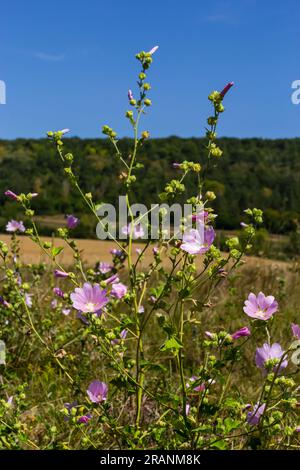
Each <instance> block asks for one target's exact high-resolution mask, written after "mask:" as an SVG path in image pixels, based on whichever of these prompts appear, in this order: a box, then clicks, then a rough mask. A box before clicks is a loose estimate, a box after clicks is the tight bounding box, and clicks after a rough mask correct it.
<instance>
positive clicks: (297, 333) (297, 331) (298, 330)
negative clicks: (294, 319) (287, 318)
mask: <svg viewBox="0 0 300 470" xmlns="http://www.w3.org/2000/svg"><path fill="white" fill-rule="evenodd" d="M292 333H293V336H294V337H295V338H298V339H300V326H299V325H297V324H296V323H292Z"/></svg>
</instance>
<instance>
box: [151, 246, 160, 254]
mask: <svg viewBox="0 0 300 470" xmlns="http://www.w3.org/2000/svg"><path fill="white" fill-rule="evenodd" d="M152 252H153V254H154V255H158V253H159V248H158V246H154V247H153V248H152Z"/></svg>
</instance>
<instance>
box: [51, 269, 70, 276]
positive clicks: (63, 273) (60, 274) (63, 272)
mask: <svg viewBox="0 0 300 470" xmlns="http://www.w3.org/2000/svg"><path fill="white" fill-rule="evenodd" d="M54 276H55V277H69V273H66V271H60V270H59V269H55V270H54Z"/></svg>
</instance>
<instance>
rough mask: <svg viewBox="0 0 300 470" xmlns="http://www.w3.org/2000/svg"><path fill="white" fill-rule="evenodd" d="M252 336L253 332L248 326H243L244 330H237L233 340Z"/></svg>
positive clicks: (232, 336)
mask: <svg viewBox="0 0 300 470" xmlns="http://www.w3.org/2000/svg"><path fill="white" fill-rule="evenodd" d="M250 335H251V331H250V330H249V328H248V327H247V326H243V327H242V328H240V329H239V330H237V331H236V332H235V333H233V334H232V335H231V338H232V339H238V338H241V337H242V336H250Z"/></svg>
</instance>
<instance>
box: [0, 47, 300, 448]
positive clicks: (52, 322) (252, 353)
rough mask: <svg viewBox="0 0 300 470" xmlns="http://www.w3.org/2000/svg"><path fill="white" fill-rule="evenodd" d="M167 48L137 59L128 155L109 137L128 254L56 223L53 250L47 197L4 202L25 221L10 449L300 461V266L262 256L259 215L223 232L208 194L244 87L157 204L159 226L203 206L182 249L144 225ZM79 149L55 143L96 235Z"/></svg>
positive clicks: (14, 302) (0, 320) (11, 278)
mask: <svg viewBox="0 0 300 470" xmlns="http://www.w3.org/2000/svg"><path fill="white" fill-rule="evenodd" d="M157 49H158V47H157V46H156V47H154V48H153V49H151V50H150V51H148V52H145V51H141V52H139V53H138V54H137V55H136V59H137V61H138V63H139V67H140V69H139V72H138V77H137V89H136V90H134V91H132V90H128V110H127V111H126V112H125V119H127V120H128V122H129V124H130V125H131V127H132V132H133V139H132V140H131V141H130V142H129V148H128V151H126V152H124V150H123V149H121V148H120V147H119V139H118V135H117V132H116V131H115V130H114V129H112V128H111V127H110V126H109V125H104V126H103V129H102V131H103V134H104V135H105V136H106V138H107V140H108V142H107V145H108V144H109V145H110V147H111V153H112V155H114V158H115V163H114V165H115V169H116V174H115V180H116V181H117V182H118V183H117V184H118V185H121V186H120V187H122V189H120V192H121V191H122V194H125V198H126V204H127V210H128V220H127V223H126V225H125V226H124V227H121V229H122V233H123V234H124V235H126V237H125V239H119V238H118V237H117V236H116V237H115V236H111V238H110V240H109V241H104V240H97V239H93V240H84V239H78V238H76V233H77V232H76V230H78V229H79V228H80V224H81V223H82V220H81V219H82V216H81V215H80V217H79V216H78V214H77V212H76V211H72V213H71V212H68V214H67V216H66V217H63V215H60V216H59V215H57V214H55V216H54V217H53V220H52V223H53V224H54V228H52V230H53V231H54V233H55V236H52V237H45V236H42V235H41V233H40V228H39V227H40V225H42V224H43V223H44V222H45V220H43V218H44V217H47V215H46V216H45V214H44V213H43V210H42V208H43V206H44V205H45V201H46V200H47V197H46V196H45V194H44V195H43V184H40V187H39V188H38V190H37V188H32V189H31V190H30V192H28V191H26V192H21V191H20V190H19V188H18V187H6V188H5V191H4V195H3V197H4V198H5V201H6V203H5V211H6V213H7V214H8V213H11V214H12V213H13V214H17V215H18V219H17V220H16V219H14V218H12V219H11V220H6V221H5V227H6V232H7V233H6V234H3V235H1V236H0V258H1V264H0V270H1V274H0V281H1V282H0V398H1V400H0V449H36V450H37V449H47V450H50V449H119V450H120V449H170V450H173V449H194V450H195V449H205V450H208V449H220V450H228V449H252V450H256V449H274V450H276V449H290V450H293V449H299V448H300V437H299V436H300V434H299V432H300V417H299V409H300V408H299V407H300V402H299V364H300V326H299V324H298V323H300V320H299V297H300V294H299V290H298V289H297V286H298V285H299V276H300V265H299V262H298V260H297V254H296V253H293V254H292V255H291V253H290V256H288V257H287V258H286V259H285V257H284V256H279V253H277V256H276V253H274V252H276V249H275V250H274V249H273V251H272V250H271V251H272V256H270V258H269V259H268V258H265V257H263V255H264V250H265V245H264V243H265V241H266V240H265V238H264V236H263V233H264V232H263V231H262V230H263V229H262V227H263V224H264V214H263V211H262V210H261V209H260V208H259V207H255V206H254V207H253V206H252V207H244V208H243V211H242V212H241V213H239V214H238V213H237V211H236V210H235V211H233V210H230V207H229V208H228V207H227V210H226V214H225V216H224V218H223V220H225V219H226V220H227V221H228V220H229V219H230V214H232V217H233V218H234V219H235V220H239V223H238V227H235V226H233V227H228V226H225V229H226V230H227V231H226V230H225V231H224V232H223V233H220V232H217V231H216V225H217V223H218V222H217V220H220V219H222V213H221V212H220V211H222V208H221V207H220V206H219V205H218V203H217V201H218V197H220V194H219V191H218V186H216V184H215V185H214V188H215V191H214V190H213V189H214V188H213V187H212V186H210V185H209V184H208V185H207V181H211V180H209V176H210V174H211V172H216V170H215V169H216V167H217V166H218V164H219V161H221V159H222V158H223V150H222V149H221V147H220V145H219V142H218V140H217V133H216V130H217V126H218V121H219V119H221V117H222V118H223V113H224V111H225V108H224V104H223V102H225V100H228V101H230V94H231V93H233V92H234V86H233V83H231V82H230V83H228V84H227V85H225V86H224V88H223V89H222V90H221V91H213V92H212V93H211V94H210V95H209V97H208V99H209V102H210V105H211V109H212V112H211V115H210V116H209V117H208V119H207V123H206V137H205V145H204V146H203V149H202V150H203V154H204V155H205V158H204V159H202V160H201V162H200V161H198V160H196V161H194V160H185V159H184V160H183V159H180V161H173V163H172V169H171V172H170V174H171V178H170V179H169V180H167V181H166V182H164V184H163V186H162V187H161V188H160V189H159V191H158V195H157V198H158V199H159V200H160V202H161V203H164V204H165V206H164V207H160V210H159V217H160V221H163V220H164V217H166V207H169V206H171V205H173V204H175V203H176V202H179V203H180V204H182V203H183V202H184V203H187V204H189V206H190V207H191V209H192V212H191V217H190V218H187V219H183V218H182V219H181V220H180V230H181V231H182V237H181V236H180V235H181V234H180V233H179V232H177V231H176V230H175V225H174V227H173V226H172V230H171V232H170V233H171V234H170V233H169V236H166V233H165V231H164V230H163V229H162V228H161V227H160V228H159V237H158V239H153V238H151V236H150V234H151V233H152V232H151V228H152V227H151V225H150V223H149V221H146V222H145V221H143V220H142V215H141V213H139V214H136V213H134V211H133V205H132V203H133V202H137V201H136V196H137V193H136V192H135V188H136V186H137V185H138V184H139V185H140V186H139V187H140V188H143V185H144V187H145V188H146V187H147V172H146V173H145V170H143V168H144V166H143V163H142V161H141V159H140V155H141V154H142V152H143V149H144V146H146V145H147V142H148V141H149V139H150V134H149V132H148V131H147V130H144V129H145V128H144V127H141V121H142V120H143V119H144V117H145V116H144V115H145V114H147V113H148V112H149V110H150V108H151V105H152V102H151V100H150V98H149V97H148V95H149V93H150V90H151V85H150V83H149V82H148V75H149V69H150V67H151V66H152V62H153V59H154V57H156V54H157ZM67 134H68V129H63V130H59V131H49V132H48V133H47V136H48V140H49V143H50V144H51V145H52V146H53V148H54V149H55V150H56V153H57V159H56V162H55V166H54V167H53V168H54V173H55V172H57V174H58V172H59V171H60V170H59V168H60V167H62V171H63V174H64V175H65V178H66V179H67V181H68V186H65V188H66V187H67V189H68V194H69V191H70V192H72V193H74V194H76V198H77V199H76V200H77V201H78V200H80V203H78V206H76V207H78V208H80V213H81V214H82V211H83V210H85V212H86V215H85V217H86V219H87V218H88V219H89V220H91V222H89V223H90V226H91V227H93V231H95V230H96V225H97V224H98V225H99V224H100V226H101V227H102V229H103V230H104V229H105V230H106V231H109V227H108V225H107V223H106V219H105V218H104V217H102V216H101V215H99V209H101V207H102V204H103V202H102V200H101V201H99V199H98V198H97V197H95V196H94V195H93V191H92V189H93V188H89V187H85V185H84V183H85V182H86V181H85V178H84V171H83V173H81V174H80V175H78V174H77V170H78V165H77V160H76V154H75V152H74V154H73V153H71V152H70V151H69V149H68V139H66V138H65V135H67ZM56 168H57V170H56ZM81 170H82V169H81ZM99 171H100V172H101V162H100V163H99ZM143 177H144V179H143ZM140 180H142V181H140ZM137 182H139V183H137ZM54 183H55V182H54ZM118 187H119V186H118ZM191 190H193V191H194V192H192V194H190V192H191ZM107 191H109V188H107ZM104 196H105V194H104ZM269 196H270V195H269ZM269 196H268V197H269ZM48 198H49V202H51V197H50V196H49V192H48ZM156 200H157V199H155V201H154V202H156ZM39 201H41V202H40V204H41V210H40V211H39ZM142 202H144V200H143V199H142ZM240 202H241V201H240ZM240 202H239V203H240ZM11 207H17V209H10V208H11ZM237 208H238V205H236V206H235V209H237ZM10 211H11V212H10ZM75 212H76V213H75ZM287 212H288V211H287ZM287 212H286V213H285V215H286V217H287V215H288V214H289V224H287V225H289V226H290V225H293V224H294V226H295V227H294V229H295V230H294V232H293V233H294V236H295V234H296V235H297V220H296V218H295V217H296V216H295V213H294V212H292V215H291V213H290V212H288V214H287ZM20 214H22V218H21V215H20ZM273 215H274V213H273ZM48 217H49V216H48ZM86 219H85V220H86ZM275 219H276V220H277V219H278V217H275ZM272 220H273V219H272ZM269 221H270V219H269ZM229 222H230V221H229ZM229 222H228V224H229V225H230V223H229ZM281 222H282V220H281V221H280V223H279V225H278V227H279V228H280V227H282V224H281ZM48 223H49V220H48ZM230 228H231V231H230ZM232 230H233V231H232ZM278 232H279V233H280V230H279V229H278ZM276 237H277V238H276ZM295 240H296V238H295ZM273 243H275V244H276V243H279V244H282V243H283V244H284V245H288V244H289V243H290V238H288V236H286V238H285V239H284V240H283V239H281V238H280V239H278V234H277V235H276V236H273ZM276 246H278V245H276ZM278 251H279V250H278ZM283 251H284V250H283ZM254 254H256V255H258V256H254ZM276 258H277V259H276Z"/></svg>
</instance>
